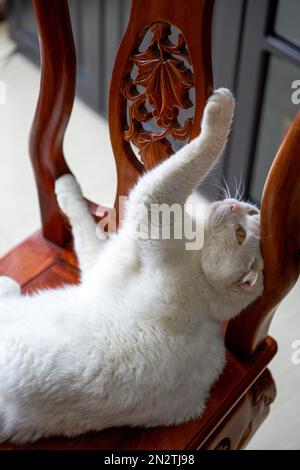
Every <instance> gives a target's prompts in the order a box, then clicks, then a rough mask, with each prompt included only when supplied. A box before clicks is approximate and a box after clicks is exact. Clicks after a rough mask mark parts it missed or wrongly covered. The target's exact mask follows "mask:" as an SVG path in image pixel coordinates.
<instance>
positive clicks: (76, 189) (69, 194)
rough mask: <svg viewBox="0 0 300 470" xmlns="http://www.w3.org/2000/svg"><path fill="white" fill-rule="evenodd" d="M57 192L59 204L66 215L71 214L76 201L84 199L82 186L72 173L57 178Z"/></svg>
mask: <svg viewBox="0 0 300 470" xmlns="http://www.w3.org/2000/svg"><path fill="white" fill-rule="evenodd" d="M55 193H56V197H57V202H58V205H59V207H60V209H61V210H62V211H63V212H64V213H65V214H66V215H70V214H71V212H72V208H73V206H74V203H78V202H80V201H83V195H82V192H81V189H80V186H79V184H78V183H77V181H76V179H75V178H74V176H73V175H71V174H70V173H67V174H66V175H63V176H61V177H60V178H58V179H57V180H56V182H55Z"/></svg>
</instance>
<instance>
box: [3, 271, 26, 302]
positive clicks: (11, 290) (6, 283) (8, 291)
mask: <svg viewBox="0 0 300 470" xmlns="http://www.w3.org/2000/svg"><path fill="white" fill-rule="evenodd" d="M19 295H21V287H20V285H19V284H18V283H17V282H16V281H15V280H14V279H12V278H11V277H8V276H0V298H1V297H8V296H13V297H17V296H19Z"/></svg>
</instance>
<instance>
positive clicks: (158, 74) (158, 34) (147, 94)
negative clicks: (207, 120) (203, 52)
mask: <svg viewBox="0 0 300 470" xmlns="http://www.w3.org/2000/svg"><path fill="white" fill-rule="evenodd" d="M149 31H150V32H151V34H152V38H151V40H150V42H149V44H148V45H147V47H146V49H145V51H143V52H140V51H137V52H136V53H135V54H134V55H133V56H132V57H131V58H130V60H131V61H132V63H133V65H134V66H136V67H137V73H136V76H135V77H133V78H132V77H131V76H130V75H127V76H126V77H125V78H124V80H123V83H122V90H121V93H122V96H123V97H124V98H125V99H126V100H127V101H128V114H129V119H127V121H128V122H127V123H126V124H125V123H123V126H124V125H125V126H126V130H123V136H124V139H125V140H127V141H128V142H132V143H133V144H134V145H135V146H136V147H137V148H138V149H139V154H140V156H141V160H142V163H143V165H144V168H145V169H147V170H148V169H151V168H152V167H154V166H155V165H157V163H159V162H160V161H161V160H163V159H165V158H167V157H169V156H170V155H171V154H172V153H174V150H173V148H172V145H171V143H170V142H169V141H168V140H167V137H169V136H170V137H173V138H175V139H177V140H186V139H188V137H189V135H190V132H191V128H192V124H193V119H192V118H189V119H186V120H185V122H184V123H183V124H182V125H181V124H180V123H179V121H178V115H179V111H180V110H183V109H188V108H191V107H192V105H193V103H192V102H191V100H190V98H189V91H190V89H191V88H192V87H194V86H195V84H194V77H193V72H192V69H191V67H190V64H191V59H190V56H189V52H188V48H187V45H186V43H185V40H184V38H183V36H182V34H181V33H179V35H178V38H177V41H176V43H172V42H171V41H170V39H169V36H170V35H171V27H170V25H169V24H168V23H165V22H163V21H156V22H155V23H153V24H152V25H151V26H150V27H149V29H148V31H147V30H145V35H146V34H147V32H149ZM184 61H186V64H187V65H188V67H187V66H186V64H185V62H184ZM138 86H140V87H142V88H143V91H141V92H139V90H138ZM147 105H148V109H147ZM149 107H150V109H149ZM150 120H152V125H154V126H155V127H156V128H157V131H155V130H151V132H150V131H149V130H147V129H146V128H145V127H144V126H143V123H145V122H148V125H149V121H150ZM127 127H128V128H127Z"/></svg>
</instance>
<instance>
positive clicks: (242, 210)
mask: <svg viewBox="0 0 300 470" xmlns="http://www.w3.org/2000/svg"><path fill="white" fill-rule="evenodd" d="M201 256H202V268H203V271H204V273H205V275H206V277H207V279H208V281H209V282H210V283H211V284H212V286H213V287H214V289H215V290H216V291H218V292H220V293H222V292H223V293H224V295H225V294H227V295H233V296H236V297H241V298H242V297H245V299H249V301H251V300H252V299H254V298H256V297H257V296H258V295H260V294H261V292H262V289H263V276H262V269H263V261H262V257H261V253H260V215H259V210H258V209H257V208H256V207H255V206H253V205H252V204H249V203H246V202H242V201H238V200H236V199H224V200H223V201H218V202H214V203H212V204H211V206H210V209H209V213H208V220H207V224H206V230H205V241H204V247H203V250H202V255H201Z"/></svg>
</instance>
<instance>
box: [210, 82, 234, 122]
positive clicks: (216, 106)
mask: <svg viewBox="0 0 300 470" xmlns="http://www.w3.org/2000/svg"><path fill="white" fill-rule="evenodd" d="M234 107H235V101H234V97H233V96H232V93H231V91H230V90H228V89H227V88H219V89H218V90H215V91H214V93H213V94H212V95H211V96H210V98H209V99H208V101H207V104H206V107H205V110H204V115H203V125H204V126H206V127H217V128H220V127H228V126H229V125H230V123H231V121H232V118H233V114H234Z"/></svg>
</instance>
